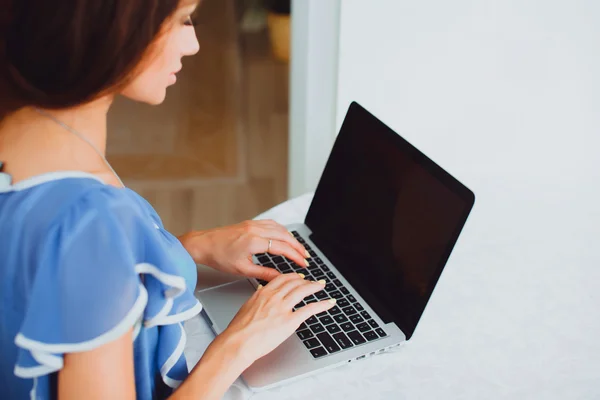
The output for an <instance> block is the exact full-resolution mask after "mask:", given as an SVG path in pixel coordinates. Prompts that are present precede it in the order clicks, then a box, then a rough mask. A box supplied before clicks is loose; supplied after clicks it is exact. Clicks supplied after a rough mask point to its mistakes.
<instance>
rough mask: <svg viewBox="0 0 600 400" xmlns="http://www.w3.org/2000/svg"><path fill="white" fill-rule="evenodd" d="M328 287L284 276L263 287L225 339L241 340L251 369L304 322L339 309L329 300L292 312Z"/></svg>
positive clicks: (241, 312)
mask: <svg viewBox="0 0 600 400" xmlns="http://www.w3.org/2000/svg"><path fill="white" fill-rule="evenodd" d="M324 286H325V281H319V282H314V281H307V280H304V276H303V275H301V274H295V273H290V274H282V275H280V276H278V277H276V278H275V279H273V280H272V281H271V282H269V283H268V284H267V285H265V286H264V287H262V286H259V288H258V290H257V291H256V292H255V293H254V295H253V296H252V297H251V298H250V299H249V300H248V301H247V302H246V303H245V304H244V305H243V306H242V308H240V310H239V311H238V313H237V314H236V316H235V317H234V318H233V320H232V321H231V323H230V324H229V326H228V327H227V329H226V330H225V331H224V332H223V333H222V335H233V336H235V337H236V338H237V341H238V343H240V346H241V348H240V353H241V354H240V356H241V357H242V358H243V359H244V360H245V361H246V362H247V364H248V366H249V365H250V364H252V363H253V362H254V361H256V360H257V359H259V358H261V357H263V356H264V355H266V354H268V353H270V352H271V351H273V350H274V349H275V348H276V347H277V346H279V345H280V344H281V343H282V342H283V341H285V340H286V339H287V338H289V337H290V336H291V335H293V334H294V332H295V331H296V329H297V328H298V327H299V326H300V324H301V323H302V322H304V321H305V320H307V319H308V318H310V317H311V316H312V315H314V314H319V313H321V312H323V311H326V310H329V309H330V308H332V307H333V306H334V305H335V299H328V300H323V301H319V302H315V303H311V304H307V305H306V306H304V307H302V308H299V309H298V310H296V311H292V308H293V307H294V306H295V305H296V304H298V303H299V302H300V301H302V300H303V299H304V298H305V297H307V296H310V295H311V294H314V293H316V292H318V291H321V290H323V288H324Z"/></svg>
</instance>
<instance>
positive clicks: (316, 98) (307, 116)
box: [288, 0, 340, 197]
mask: <svg viewBox="0 0 600 400" xmlns="http://www.w3.org/2000/svg"><path fill="white" fill-rule="evenodd" d="M339 14H340V0H327V1H323V0H294V1H293V2H292V29H291V36H292V39H291V40H292V57H291V75H290V84H291V90H290V144H289V155H290V158H289V160H290V161H289V184H288V192H289V196H290V197H295V196H298V195H301V194H303V193H306V192H308V191H313V190H315V188H316V186H317V183H318V181H319V178H320V177H321V173H322V171H323V168H324V167H325V162H326V161H327V157H328V156H329V152H330V150H331V147H332V145H333V141H334V138H335V115H336V106H337V102H336V99H337V74H338V70H337V62H338V38H339V25H338V22H339Z"/></svg>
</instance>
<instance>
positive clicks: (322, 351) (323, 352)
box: [310, 347, 327, 358]
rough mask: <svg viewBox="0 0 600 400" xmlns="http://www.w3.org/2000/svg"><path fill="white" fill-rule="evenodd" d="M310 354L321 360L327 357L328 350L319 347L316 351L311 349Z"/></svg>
mask: <svg viewBox="0 0 600 400" xmlns="http://www.w3.org/2000/svg"><path fill="white" fill-rule="evenodd" d="M310 354H312V356H313V357H314V358H320V357H323V356H326V355H327V350H325V349H324V348H322V347H317V348H316V349H311V351H310Z"/></svg>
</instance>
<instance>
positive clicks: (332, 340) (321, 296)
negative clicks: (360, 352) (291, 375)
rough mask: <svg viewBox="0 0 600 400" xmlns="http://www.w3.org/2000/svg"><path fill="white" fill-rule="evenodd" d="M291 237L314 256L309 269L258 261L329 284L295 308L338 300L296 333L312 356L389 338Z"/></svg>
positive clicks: (270, 258)
mask: <svg viewBox="0 0 600 400" xmlns="http://www.w3.org/2000/svg"><path fill="white" fill-rule="evenodd" d="M292 234H293V235H294V237H295V238H296V239H297V240H298V241H299V242H300V243H302V244H303V245H304V248H305V249H306V250H307V251H308V253H309V254H310V255H311V258H309V259H308V262H309V264H310V265H309V266H308V268H303V267H301V266H299V265H297V264H296V263H294V262H293V261H291V260H289V259H287V258H284V257H282V256H276V255H272V254H257V255H256V258H257V259H258V261H259V263H260V264H261V265H264V266H266V267H269V268H275V269H277V270H278V271H279V272H281V273H284V274H285V273H302V274H304V275H305V277H306V278H305V279H307V280H312V281H318V280H321V279H324V280H325V281H326V284H325V288H324V289H323V290H322V291H320V292H317V293H315V294H314V295H311V296H308V297H306V298H304V300H303V301H301V302H300V303H298V304H296V306H294V311H295V310H297V309H299V308H301V307H304V306H305V305H306V304H310V303H314V302H317V301H322V300H325V299H329V298H335V299H337V303H336V305H335V306H334V307H332V308H331V309H329V310H328V311H325V312H322V313H320V314H317V315H314V316H312V317H310V318H309V319H307V320H306V322H304V323H303V324H302V325H300V327H299V328H298V329H297V330H296V335H297V336H298V338H299V339H300V340H302V343H304V345H305V346H306V349H307V350H308V351H310V353H311V354H312V356H313V357H314V358H320V357H323V356H326V355H328V354H333V353H337V352H338V351H341V350H345V349H349V348H351V347H354V346H359V345H361V344H364V343H368V342H371V341H373V340H376V339H379V338H382V337H385V336H387V335H386V333H385V332H384V330H383V329H381V327H379V324H377V322H376V321H375V320H374V319H372V318H371V316H370V315H369V313H368V312H367V311H365V308H364V307H363V306H362V305H361V304H360V302H359V301H358V300H357V299H356V298H355V297H354V296H353V295H351V294H350V291H349V290H348V289H347V288H346V287H344V285H343V284H342V282H341V281H340V280H339V279H337V276H336V275H335V273H333V272H332V271H331V270H330V269H329V267H327V265H325V263H324V262H323V260H321V258H319V257H318V256H317V254H316V253H315V252H314V250H313V249H312V248H311V247H310V245H309V244H308V243H306V241H305V240H304V239H303V238H302V237H301V236H300V234H299V233H298V232H296V231H293V232H292ZM258 282H259V283H260V284H262V285H266V284H267V283H268V282H266V281H262V280H258Z"/></svg>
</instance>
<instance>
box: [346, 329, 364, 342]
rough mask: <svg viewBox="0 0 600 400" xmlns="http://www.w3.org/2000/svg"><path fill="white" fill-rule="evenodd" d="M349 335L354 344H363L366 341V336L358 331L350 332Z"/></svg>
mask: <svg viewBox="0 0 600 400" xmlns="http://www.w3.org/2000/svg"><path fill="white" fill-rule="evenodd" d="M347 335H348V337H349V338H350V340H352V343H354V344H362V343H365V342H366V340H365V338H364V337H363V336H362V335H361V334H360V333H359V332H358V331H352V332H349V333H347Z"/></svg>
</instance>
